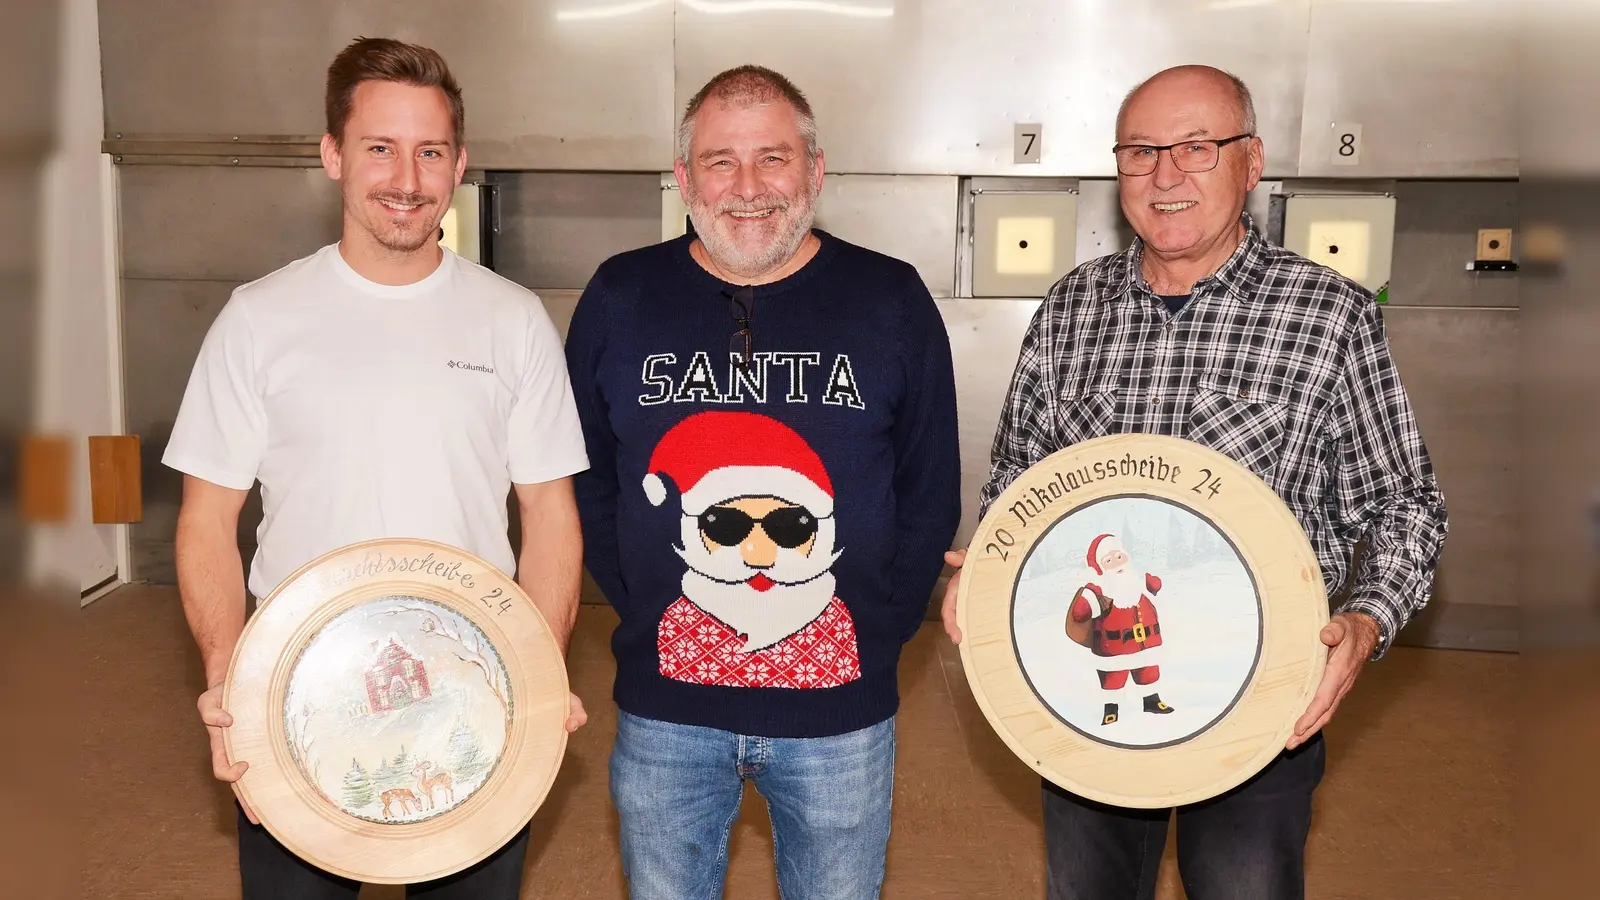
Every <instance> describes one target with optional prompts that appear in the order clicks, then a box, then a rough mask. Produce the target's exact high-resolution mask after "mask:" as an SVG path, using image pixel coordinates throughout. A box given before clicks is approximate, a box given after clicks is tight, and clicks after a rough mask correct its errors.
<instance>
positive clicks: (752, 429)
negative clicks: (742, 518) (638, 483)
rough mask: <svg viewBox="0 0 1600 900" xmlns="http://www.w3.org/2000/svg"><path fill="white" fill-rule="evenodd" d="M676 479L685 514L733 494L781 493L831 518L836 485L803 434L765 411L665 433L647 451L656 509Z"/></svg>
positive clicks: (697, 419) (704, 418)
mask: <svg viewBox="0 0 1600 900" xmlns="http://www.w3.org/2000/svg"><path fill="white" fill-rule="evenodd" d="M663 476H665V477H666V478H670V479H672V483H673V484H674V485H676V486H677V488H678V491H679V493H680V495H681V499H682V501H683V514H684V515H686V516H698V515H699V514H701V513H703V512H705V511H706V509H707V508H708V507H710V506H713V505H715V504H717V503H721V502H723V501H726V500H730V499H733V498H735V497H751V496H755V497H777V498H779V499H780V500H784V501H787V502H789V503H793V504H795V505H797V506H803V507H805V508H806V509H808V510H810V511H811V513H812V515H815V516H817V517H818V518H822V519H825V518H827V517H829V516H831V515H833V482H832V481H830V480H829V478H828V472H827V470H826V469H824V468H823V466H822V459H821V458H820V457H818V456H817V454H816V452H815V451H814V450H812V449H811V445H809V444H807V443H806V441H805V438H802V437H801V436H800V435H799V434H796V433H795V431H794V430H793V429H792V428H790V427H789V426H787V425H785V424H783V423H782V422H779V421H778V420H776V419H773V418H770V417H768V416H763V415H760V414H759V413H750V412H702V413H696V414H695V415H692V416H689V417H688V418H686V419H684V420H683V421H681V422H679V423H678V424H677V425H674V426H673V427H672V428H671V430H669V431H668V432H667V433H666V434H664V435H662V436H661V441H660V442H659V443H657V444H656V449H655V451H654V452H653V453H651V454H650V464H649V467H648V469H647V470H646V474H645V476H644V495H645V497H646V498H647V499H649V501H650V503H651V505H652V506H660V505H661V504H662V503H663V502H665V501H666V499H667V486H666V483H665V481H664V480H663Z"/></svg>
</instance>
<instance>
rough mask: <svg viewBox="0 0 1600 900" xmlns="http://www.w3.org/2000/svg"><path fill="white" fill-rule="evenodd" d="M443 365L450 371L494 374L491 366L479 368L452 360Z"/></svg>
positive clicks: (472, 364) (478, 366)
mask: <svg viewBox="0 0 1600 900" xmlns="http://www.w3.org/2000/svg"><path fill="white" fill-rule="evenodd" d="M445 365H447V366H449V367H450V368H452V369H470V370H471V371H473V372H488V373H489V374H491V375H493V374H494V367H493V366H480V365H476V364H474V363H469V362H464V361H462V360H459V359H452V360H450V361H449V362H448V363H445Z"/></svg>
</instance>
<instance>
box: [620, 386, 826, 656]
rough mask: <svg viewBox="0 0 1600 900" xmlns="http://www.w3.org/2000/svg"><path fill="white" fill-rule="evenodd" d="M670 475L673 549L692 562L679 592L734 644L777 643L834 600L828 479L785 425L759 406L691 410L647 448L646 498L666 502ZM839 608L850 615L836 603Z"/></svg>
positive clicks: (756, 647) (748, 648)
mask: <svg viewBox="0 0 1600 900" xmlns="http://www.w3.org/2000/svg"><path fill="white" fill-rule="evenodd" d="M666 479H670V480H671V482H672V483H673V484H674V485H675V486H676V487H677V488H678V490H679V491H680V500H681V503H682V506H683V510H682V515H681V517H680V519H679V542H680V543H679V546H677V547H674V548H673V549H674V550H675V551H676V552H677V554H678V556H679V557H681V558H682V559H683V561H684V562H685V563H686V564H687V566H688V569H687V571H685V572H684V575H683V582H682V584H683V598H682V599H683V600H685V601H687V602H688V603H690V604H692V605H693V606H695V607H698V608H699V609H700V610H703V611H704V612H706V613H709V614H710V615H711V616H713V617H714V618H715V619H717V620H718V621H719V622H721V623H723V624H725V625H726V626H728V628H730V629H731V630H732V631H733V632H734V633H735V634H736V635H737V636H739V637H740V638H741V639H742V640H740V641H739V646H738V647H737V651H738V652H739V653H743V654H750V653H756V652H758V651H762V650H764V649H766V648H770V647H774V646H775V645H779V644H781V643H782V642H783V641H784V640H785V639H786V638H789V637H790V636H791V635H794V634H795V633H797V632H800V631H802V630H804V629H806V628H807V627H808V626H812V625H813V623H815V622H817V621H818V620H819V618H820V617H822V616H823V613H824V612H826V611H828V610H829V609H830V607H831V606H833V605H836V602H835V600H834V595H833V591H834V586H835V579H834V576H833V574H832V572H831V571H830V570H831V569H832V567H833V563H834V561H835V560H837V559H838V558H839V555H840V551H837V550H836V549H835V547H834V540H835V520H834V517H833V487H832V483H831V481H830V480H829V478H828V473H827V471H826V470H825V469H824V468H823V465H822V461H821V459H819V458H818V457H817V455H816V453H815V452H814V451H812V449H811V447H810V446H809V445H808V444H807V443H806V442H805V440H804V439H803V438H801V437H800V436H799V435H798V434H796V433H795V432H794V431H793V430H792V429H790V428H789V427H788V426H786V425H784V424H783V423H781V422H778V421H777V420H775V419H771V418H769V417H767V416H762V415H759V414H756V413H743V412H704V413H699V414H696V415H693V416H690V417H689V418H687V419H685V420H684V421H682V422H680V423H678V425H676V426H674V427H673V429H672V430H671V431H669V432H667V434H666V435H664V436H663V437H662V439H661V442H660V444H658V445H657V447H656V449H655V452H654V453H653V454H652V456H651V460H650V464H649V474H647V475H646V476H645V479H644V490H645V495H646V497H647V498H648V499H649V500H650V501H651V503H653V504H656V505H660V504H662V503H664V502H666V499H667V484H666ZM839 616H842V617H843V620H844V621H845V622H846V623H847V622H848V613H847V612H844V611H843V609H842V607H841V609H840V611H839ZM830 621H831V619H830ZM850 644H851V645H852V648H851V649H852V650H853V644H854V639H853V633H852V635H851V637H850Z"/></svg>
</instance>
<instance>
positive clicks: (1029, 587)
mask: <svg viewBox="0 0 1600 900" xmlns="http://www.w3.org/2000/svg"><path fill="white" fill-rule="evenodd" d="M957 615H958V618H959V624H960V627H961V633H962V640H961V657H962V662H963V664H964V667H965V669H966V673H967V680H968V682H969V683H970V684H971V686H972V692H973V694H974V696H976V698H977V700H978V705H979V706H980V707H981V708H982V709H983V713H984V715H985V716H986V717H988V719H989V724H990V725H991V726H993V728H994V729H995V731H996V732H997V733H998V734H999V735H1000V737H1001V739H1003V740H1004V741H1005V742H1006V744H1007V745H1008V746H1009V747H1010V748H1011V750H1012V752H1014V753H1016V754H1017V756H1018V757H1020V758H1021V759H1022V760H1023V761H1024V762H1026V763H1027V764H1028V765H1029V766H1031V767H1032V768H1033V769H1034V770H1036V771H1037V772H1039V774H1040V775H1042V776H1043V777H1044V778H1046V779H1048V780H1049V781H1051V782H1053V783H1055V784H1057V785H1059V786H1061V787H1063V788H1065V789H1066V790H1068V791H1071V792H1072V793H1074V794H1077V795H1079V796H1082V797H1086V798H1088V799H1090V800H1095V801H1098V802H1101V803H1108V804H1112V805H1115V806H1121V807H1133V808H1164V807H1170V806H1180V805H1183V804H1187V803H1194V802H1198V801H1201V800H1206V799H1209V798H1211V797H1215V796H1218V795H1220V794H1223V793H1225V792H1227V791H1228V790H1230V789H1232V788H1234V787H1236V786H1238V785H1240V784H1242V783H1244V782H1245V781H1246V780H1248V779H1249V778H1250V777H1251V776H1253V775H1254V774H1256V773H1257V772H1259V771H1260V770H1261V769H1262V768H1264V767H1265V766H1266V765H1267V764H1268V763H1269V762H1271V761H1272V759H1273V758H1274V757H1276V756H1277V755H1278V753H1279V752H1281V751H1282V750H1283V747H1284V744H1285V742H1287V741H1288V739H1289V736H1290V734H1291V733H1292V732H1293V728H1294V723H1295V721H1296V720H1297V719H1298V718H1299V717H1300V716H1301V714H1303V713H1304V712H1305V710H1306V707H1307V706H1309V705H1310V703H1311V699H1312V696H1313V695H1314V694H1315V692H1316V689H1317V685H1318V683H1319V681H1320V679H1321V677H1322V670H1323V667H1324V664H1325V662H1326V658H1327V657H1326V655H1327V648H1326V647H1325V646H1324V645H1323V644H1322V643H1321V642H1320V640H1319V639H1318V632H1320V631H1321V629H1322V627H1323V626H1324V625H1325V624H1327V621H1328V604H1327V599H1326V595H1325V593H1324V591H1323V586H1322V575H1321V572H1320V569H1319V567H1318V565H1317V558H1316V554H1315V553H1314V552H1313V551H1312V548H1311V544H1310V542H1309V541H1308V540H1307V538H1306V535H1305V532H1304V531H1303V530H1302V529H1301V527H1300V524H1299V523H1298V522H1297V521H1296V520H1295V518H1294V516H1293V514H1292V513H1290V511H1289V509H1288V507H1287V506H1285V505H1284V503H1283V501H1282V500H1280V499H1279V498H1278V496H1277V495H1276V494H1274V493H1273V491H1272V490H1271V488H1269V487H1268V486H1267V485H1266V484H1265V483H1264V482H1263V481H1262V480H1261V479H1260V478H1258V477H1256V475H1255V474H1253V473H1252V472H1250V471H1249V470H1248V469H1246V468H1244V467H1243V466H1241V465H1239V464H1238V463H1236V462H1234V461H1233V460H1231V459H1229V458H1227V457H1225V456H1223V455H1221V454H1219V453H1217V452H1215V451H1213V450H1210V449H1208V448H1206V447H1203V446H1201V445H1199V444H1196V443H1193V442H1190V441H1186V440H1182V439H1179V438H1172V437H1163V436H1158V435H1144V434H1127V435H1114V436H1110V437H1103V438H1097V439H1094V440H1090V441H1085V442H1083V443H1080V444H1076V445H1074V446H1072V447H1069V448H1067V449H1064V450H1061V451H1059V452H1057V453H1054V454H1052V455H1051V456H1049V457H1046V458H1045V459H1044V460H1042V461H1040V462H1039V463H1038V464H1037V465H1035V466H1033V467H1032V468H1030V469H1029V470H1028V471H1026V472H1024V473H1023V474H1022V475H1021V476H1020V477H1019V478H1018V479H1017V480H1016V481H1015V482H1014V483H1013V484H1012V485H1011V486H1010V487H1009V488H1007V489H1006V491H1005V492H1004V493H1003V494H1001V495H1000V497H999V498H998V499H997V500H996V501H995V502H994V503H993V504H992V505H991V507H990V509H989V512H988V515H986V516H985V517H984V519H983V521H982V522H981V523H979V526H978V530H977V533H976V535H975V536H974V538H973V540H972V543H971V544H970V546H969V550H968V554H967V561H966V564H965V565H964V566H963V568H962V574H961V583H960V589H959V591H958V593H957Z"/></svg>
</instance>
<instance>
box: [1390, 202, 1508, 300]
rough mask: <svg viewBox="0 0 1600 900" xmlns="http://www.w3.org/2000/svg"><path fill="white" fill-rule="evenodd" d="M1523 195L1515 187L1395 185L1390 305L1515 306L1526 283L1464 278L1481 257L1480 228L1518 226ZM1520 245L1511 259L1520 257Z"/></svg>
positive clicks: (1483, 275)
mask: <svg viewBox="0 0 1600 900" xmlns="http://www.w3.org/2000/svg"><path fill="white" fill-rule="evenodd" d="M1518 191H1519V186H1518V185H1517V183H1516V182H1514V181H1483V182H1462V181H1455V182H1439V181H1402V182H1399V183H1397V184H1396V185H1395V223H1394V225H1395V229H1394V230H1395V234H1394V277H1393V279H1392V280H1391V282H1390V286H1389V303H1390V304H1393V305H1396V306H1409V305H1421V306H1501V307H1514V306H1518V305H1519V301H1518V291H1519V287H1520V284H1521V277H1522V276H1520V275H1518V274H1517V273H1514V272H1468V271H1467V270H1466V267H1467V263H1469V262H1471V261H1472V260H1473V258H1474V257H1475V256H1476V255H1477V249H1478V229H1479V228H1512V229H1515V228H1517V226H1518V225H1519V223H1520V215H1519V212H1518V202H1517V201H1518V197H1517V195H1518ZM1517 237H1518V236H1517V234H1515V233H1514V234H1513V235H1512V253H1513V254H1514V255H1520V254H1519V251H1518V249H1517V246H1518V241H1517Z"/></svg>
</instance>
